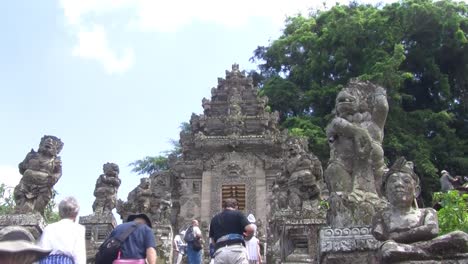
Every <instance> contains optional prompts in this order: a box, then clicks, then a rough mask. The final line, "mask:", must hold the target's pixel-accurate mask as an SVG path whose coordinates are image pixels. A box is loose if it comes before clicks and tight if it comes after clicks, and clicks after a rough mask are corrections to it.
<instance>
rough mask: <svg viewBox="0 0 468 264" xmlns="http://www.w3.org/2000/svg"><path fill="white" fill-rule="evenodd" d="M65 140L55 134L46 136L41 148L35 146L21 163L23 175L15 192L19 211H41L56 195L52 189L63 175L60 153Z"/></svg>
mask: <svg viewBox="0 0 468 264" xmlns="http://www.w3.org/2000/svg"><path fill="white" fill-rule="evenodd" d="M62 148H63V142H62V141H61V140H60V139H59V138H57V137H55V136H48V135H46V136H43V137H42V138H41V143H40V144H39V149H38V151H37V152H36V151H34V149H32V150H31V152H29V153H28V154H27V155H26V158H25V159H24V160H23V162H21V163H20V164H19V166H18V167H19V172H20V174H21V175H23V177H22V178H21V181H20V183H19V184H18V185H17V186H16V188H15V190H14V193H13V196H14V199H15V202H16V212H17V213H32V212H39V213H40V214H42V215H44V209H45V207H46V206H47V204H48V203H49V201H50V199H52V195H53V193H52V189H53V187H54V185H55V184H56V183H57V181H58V180H59V179H60V177H61V176H62V161H61V160H60V157H59V156H58V154H59V153H60V151H61V150H62Z"/></svg>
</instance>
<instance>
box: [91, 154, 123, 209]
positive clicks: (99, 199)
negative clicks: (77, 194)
mask: <svg viewBox="0 0 468 264" xmlns="http://www.w3.org/2000/svg"><path fill="white" fill-rule="evenodd" d="M102 170H103V171H104V174H101V175H100V176H99V178H98V179H97V181H96V187H95V189H94V196H95V197H96V200H95V201H94V204H93V211H94V212H95V213H98V214H100V213H105V212H111V211H112V209H114V208H115V206H116V199H117V190H118V189H119V186H120V183H121V180H120V179H119V166H118V165H117V164H115V163H109V162H108V163H106V164H104V165H103V166H102Z"/></svg>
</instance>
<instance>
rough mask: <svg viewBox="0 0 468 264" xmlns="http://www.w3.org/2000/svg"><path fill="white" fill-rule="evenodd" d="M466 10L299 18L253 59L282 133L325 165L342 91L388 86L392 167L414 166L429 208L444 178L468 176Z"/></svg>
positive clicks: (360, 8)
mask: <svg viewBox="0 0 468 264" xmlns="http://www.w3.org/2000/svg"><path fill="white" fill-rule="evenodd" d="M467 8H468V6H467V4H466V3H463V2H461V3H458V2H453V1H450V0H443V1H438V2H433V1H431V0H403V1H400V2H397V3H393V4H388V5H385V6H372V5H361V4H356V3H352V4H350V5H348V6H344V5H336V6H334V7H332V8H331V9H330V10H328V11H320V10H319V11H314V12H312V13H311V14H310V15H309V16H308V17H304V16H300V15H299V16H295V17H290V18H288V19H287V20H286V23H285V28H284V30H283V34H282V35H281V36H280V37H279V38H278V39H276V40H274V41H272V42H271V43H270V44H269V45H268V46H262V47H258V48H257V49H256V50H255V51H254V56H253V58H252V60H253V61H256V62H257V63H259V69H260V73H259V74H260V75H261V77H258V76H257V78H256V80H258V81H259V82H260V86H261V87H262V88H263V93H264V94H265V95H267V96H268V97H269V99H270V101H269V103H270V106H271V108H272V110H278V111H279V112H280V116H281V121H282V125H283V126H284V127H286V128H288V129H290V130H291V131H292V132H293V133H296V134H301V135H304V136H307V137H309V139H310V145H311V150H312V151H314V152H316V154H317V155H318V156H319V157H320V158H321V160H322V161H326V160H327V159H328V150H327V148H328V146H327V141H326V139H325V132H324V128H325V126H326V124H327V123H328V121H329V119H330V113H331V112H332V110H333V107H334V103H335V97H336V94H337V92H338V91H339V90H340V89H341V88H342V87H343V86H344V85H346V83H347V82H348V81H349V80H350V79H351V78H359V79H363V80H371V81H373V82H375V83H378V84H380V85H382V86H384V87H385V88H386V89H387V93H388V98H389V105H390V112H389V116H388V119H387V124H386V128H385V139H384V150H385V155H386V157H387V159H388V160H387V161H388V162H392V161H394V160H395V159H396V157H397V156H401V155H403V156H406V157H407V159H409V160H413V161H414V162H415V165H416V171H417V173H418V174H419V175H420V177H421V178H422V185H423V196H424V198H425V200H426V201H427V200H430V199H431V193H432V192H433V191H436V190H438V188H439V187H438V177H437V173H438V171H439V170H441V169H447V170H450V171H451V172H452V173H454V174H461V173H466V171H468V155H467V154H468V121H467V120H468V114H467V109H468V93H467V92H468V91H467V89H468V88H467V85H468V44H467V43H468V41H467V33H468V19H467V10H468V9H467ZM251 75H254V74H252V73H251Z"/></svg>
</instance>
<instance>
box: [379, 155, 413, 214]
mask: <svg viewBox="0 0 468 264" xmlns="http://www.w3.org/2000/svg"><path fill="white" fill-rule="evenodd" d="M382 192H383V193H384V194H385V196H386V197H387V199H388V201H389V202H390V203H391V204H392V205H393V206H396V207H408V208H409V207H411V205H412V204H413V201H414V199H415V198H416V197H418V196H419V194H420V192H421V187H420V186H419V177H418V175H416V173H415V172H414V164H413V162H411V161H406V159H405V158H404V157H400V158H398V159H397V161H396V162H395V163H394V164H393V166H392V167H391V168H390V170H389V171H388V172H387V173H386V174H385V175H384V180H383V183H382Z"/></svg>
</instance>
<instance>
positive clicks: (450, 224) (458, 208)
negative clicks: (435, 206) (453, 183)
mask: <svg viewBox="0 0 468 264" xmlns="http://www.w3.org/2000/svg"><path fill="white" fill-rule="evenodd" d="M434 202H436V203H440V205H441V206H442V208H441V209H440V210H439V211H438V212H437V217H438V218H439V228H440V234H441V235H443V234H447V233H450V232H452V231H455V230H461V231H464V232H468V206H467V202H468V194H466V193H464V194H462V193H459V192H458V191H449V192H446V193H442V192H436V193H434Z"/></svg>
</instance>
